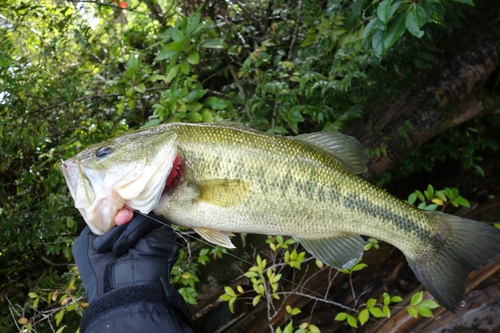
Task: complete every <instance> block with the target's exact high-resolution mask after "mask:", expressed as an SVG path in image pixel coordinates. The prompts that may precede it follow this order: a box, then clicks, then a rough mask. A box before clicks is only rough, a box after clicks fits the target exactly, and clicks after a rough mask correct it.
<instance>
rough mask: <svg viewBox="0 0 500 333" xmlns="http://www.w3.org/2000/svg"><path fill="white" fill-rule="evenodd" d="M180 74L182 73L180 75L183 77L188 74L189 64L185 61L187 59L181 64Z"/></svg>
mask: <svg viewBox="0 0 500 333" xmlns="http://www.w3.org/2000/svg"><path fill="white" fill-rule="evenodd" d="M181 72H182V74H185V75H188V74H189V62H188V61H187V59H185V60H183V61H182V62H181Z"/></svg>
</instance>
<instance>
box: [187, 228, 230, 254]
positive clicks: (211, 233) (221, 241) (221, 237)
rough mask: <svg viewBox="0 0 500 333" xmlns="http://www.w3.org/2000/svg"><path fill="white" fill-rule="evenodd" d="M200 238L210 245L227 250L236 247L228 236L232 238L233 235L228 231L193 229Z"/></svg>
mask: <svg viewBox="0 0 500 333" xmlns="http://www.w3.org/2000/svg"><path fill="white" fill-rule="evenodd" d="M193 229H194V231H196V232H197V233H198V234H199V235H200V236H201V237H203V238H204V239H206V240H207V241H209V242H210V243H213V244H217V245H220V246H223V247H226V248H228V249H234V248H235V247H236V246H234V245H233V243H232V242H231V240H230V239H229V236H234V234H233V233H231V232H228V231H220V230H215V229H210V228H204V227H196V228H193Z"/></svg>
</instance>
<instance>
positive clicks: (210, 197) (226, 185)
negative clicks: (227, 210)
mask: <svg viewBox="0 0 500 333" xmlns="http://www.w3.org/2000/svg"><path fill="white" fill-rule="evenodd" d="M196 186H197V187H198V188H199V190H200V195H199V196H198V198H196V200H198V201H203V202H206V203H209V204H212V205H216V206H220V207H231V206H234V205H237V204H240V203H241V202H242V201H243V200H244V199H246V197H247V196H248V194H249V193H250V186H249V185H248V183H247V182H245V181H242V180H239V179H209V180H204V181H200V182H196Z"/></svg>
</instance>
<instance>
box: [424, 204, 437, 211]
mask: <svg viewBox="0 0 500 333" xmlns="http://www.w3.org/2000/svg"><path fill="white" fill-rule="evenodd" d="M438 207H439V206H438V205H436V204H430V205H428V206H427V207H425V210H436V209H437V208H438Z"/></svg>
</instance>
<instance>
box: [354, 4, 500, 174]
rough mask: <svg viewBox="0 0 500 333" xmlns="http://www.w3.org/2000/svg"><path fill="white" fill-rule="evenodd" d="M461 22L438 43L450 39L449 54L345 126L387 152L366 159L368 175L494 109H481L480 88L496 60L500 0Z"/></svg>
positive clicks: (369, 145) (366, 144) (499, 55)
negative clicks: (447, 36)
mask: <svg viewBox="0 0 500 333" xmlns="http://www.w3.org/2000/svg"><path fill="white" fill-rule="evenodd" d="M463 22H464V27H463V28H461V29H460V30H458V31H456V32H455V33H454V34H453V36H452V38H451V39H450V40H444V41H441V42H440V43H437V45H436V46H437V47H439V45H442V44H449V45H447V46H446V47H443V49H447V50H448V49H449V50H452V53H451V54H445V55H442V56H441V57H440V58H439V59H437V60H436V61H435V63H434V64H433V65H432V67H431V68H429V69H427V70H424V71H422V72H421V73H419V74H417V76H416V78H415V83H414V84H413V85H412V86H411V87H410V88H408V89H406V90H405V91H403V92H402V93H401V94H400V95H398V96H394V97H393V98H391V99H390V100H389V101H388V102H387V103H386V104H384V105H377V106H375V107H373V108H372V109H369V110H367V111H366V113H365V114H366V117H364V118H363V119H360V120H359V121H357V122H355V123H354V124H353V125H352V126H350V127H349V128H350V129H349V130H348V133H349V134H351V135H353V136H354V137H356V138H358V139H359V140H360V141H361V144H362V145H363V147H366V148H371V149H376V148H382V147H383V148H385V149H386V151H387V155H386V156H385V155H382V156H379V157H376V158H372V159H371V160H370V161H369V177H376V176H379V175H381V174H382V173H384V172H385V171H387V170H388V169H389V168H390V167H391V166H392V165H393V164H394V162H396V161H397V160H399V159H401V158H402V157H403V156H404V155H405V153H406V152H409V151H411V150H413V149H415V148H417V147H418V146H420V145H422V144H423V143H425V142H426V141H428V140H430V139H432V138H433V137H435V136H436V135H438V134H440V133H442V132H443V131H445V130H447V129H449V128H451V127H454V126H456V125H459V124H462V123H464V122H467V121H469V120H471V119H473V118H475V117H477V116H479V115H481V114H484V113H488V112H492V110H485V108H484V106H483V104H482V103H481V100H480V98H479V93H478V91H479V88H480V87H482V86H483V85H484V83H485V82H486V80H487V79H488V78H489V77H490V76H491V75H492V73H494V72H495V69H496V68H497V67H498V66H499V65H500V38H499V36H500V2H499V1H491V0H490V1H482V2H481V3H480V4H478V6H477V8H476V9H475V10H474V11H473V12H472V13H471V14H470V15H468V17H467V18H466V19H464V20H463ZM495 73H496V72H495ZM374 129H375V130H374ZM384 137H385V138H387V137H389V138H390V139H384Z"/></svg>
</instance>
